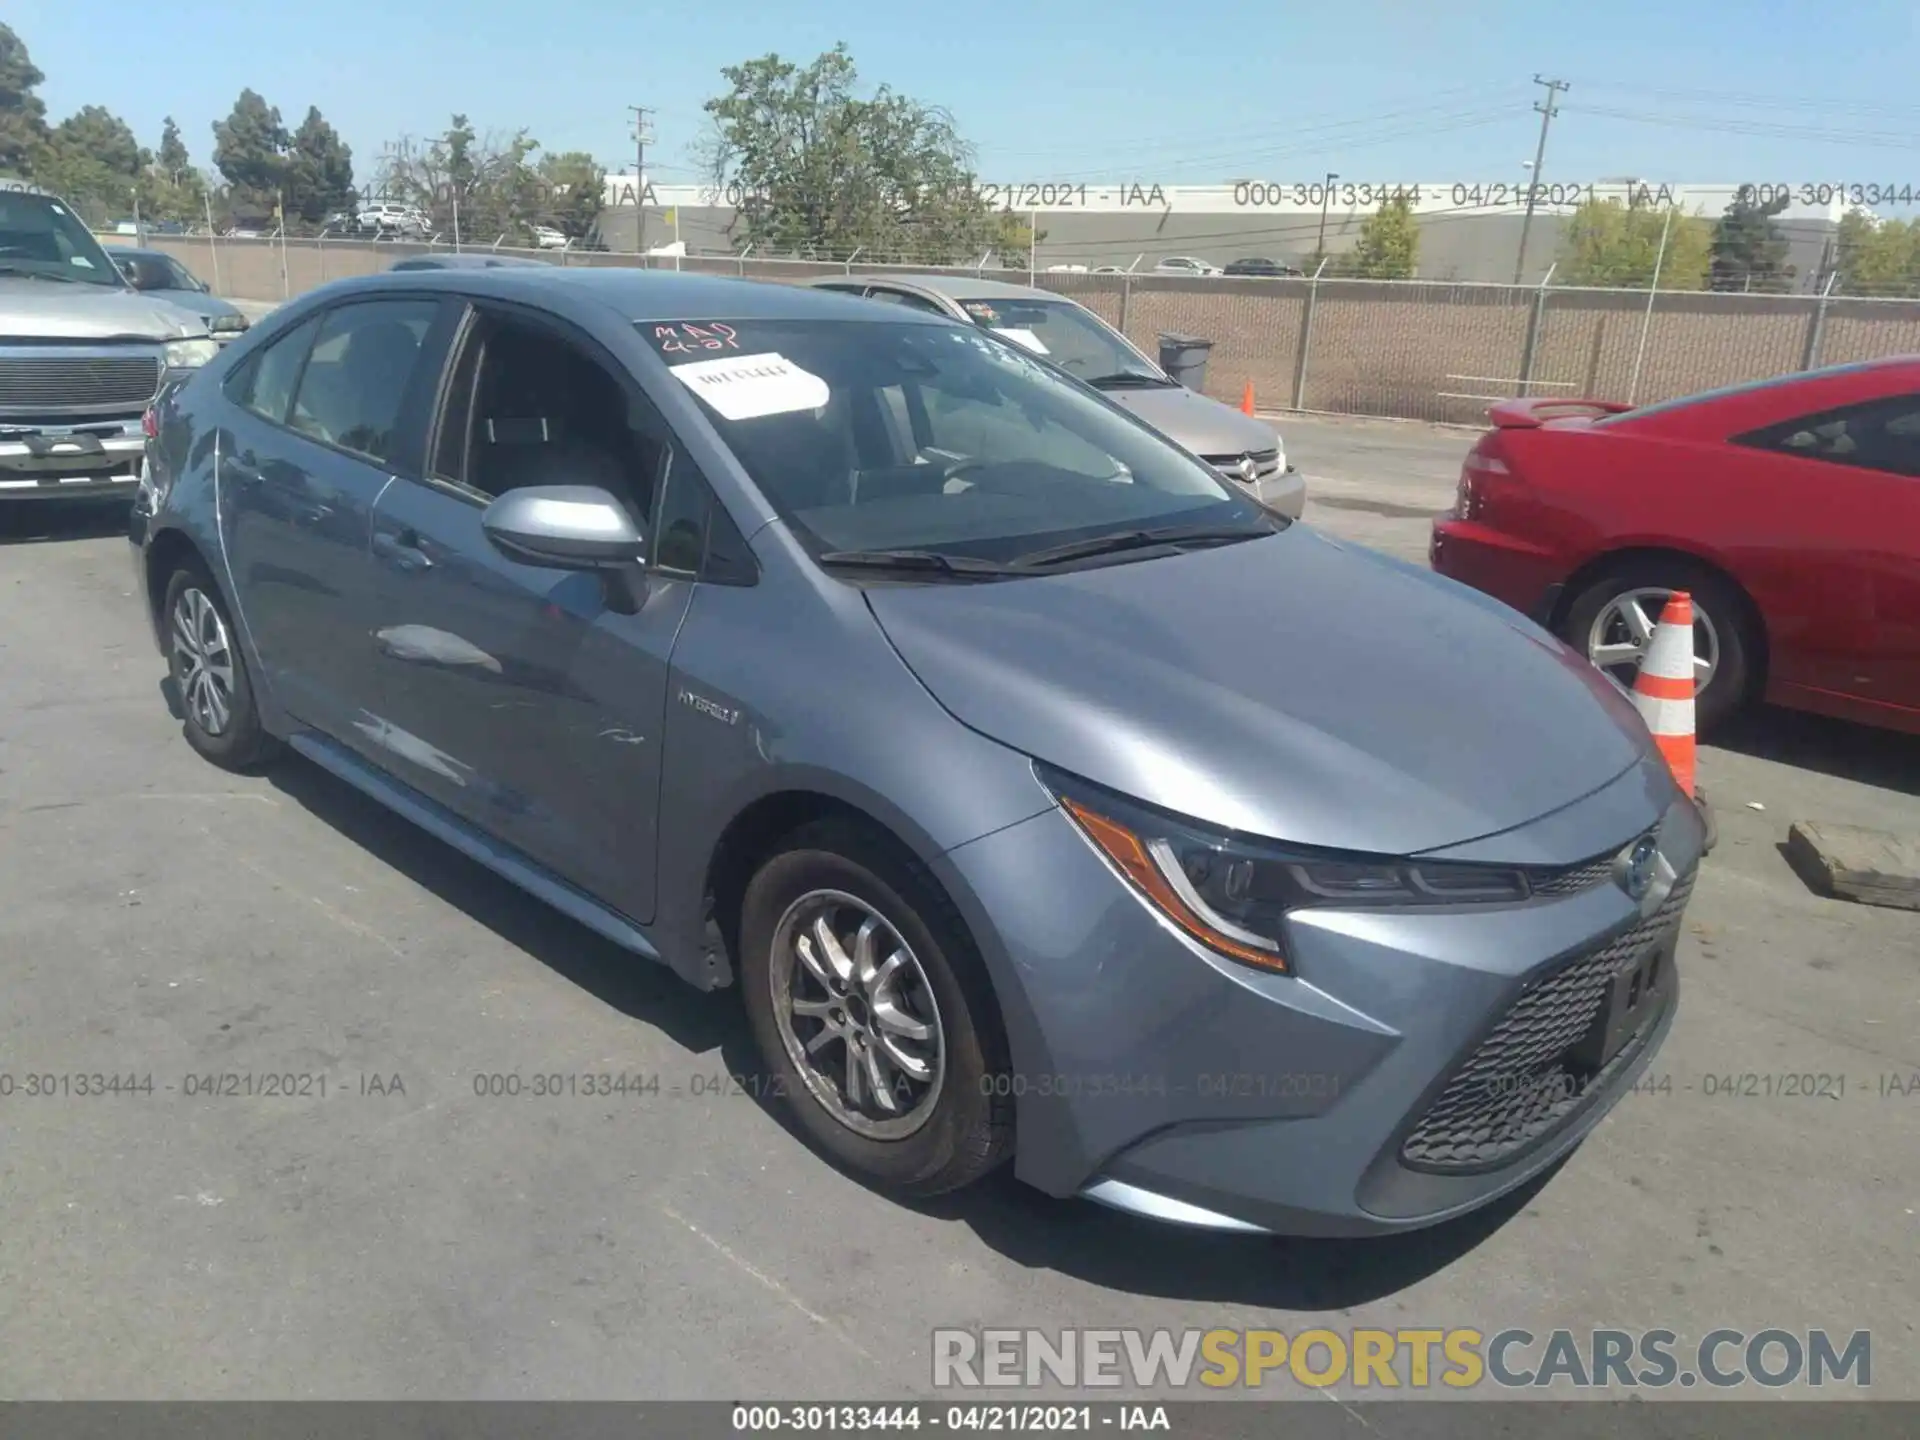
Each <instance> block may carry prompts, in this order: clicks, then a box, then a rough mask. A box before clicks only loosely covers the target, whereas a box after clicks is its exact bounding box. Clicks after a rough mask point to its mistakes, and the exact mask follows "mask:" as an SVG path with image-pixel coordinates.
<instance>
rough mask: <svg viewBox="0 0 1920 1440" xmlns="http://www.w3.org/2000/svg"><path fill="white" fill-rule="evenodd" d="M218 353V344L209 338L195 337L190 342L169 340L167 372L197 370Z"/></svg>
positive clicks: (203, 336)
mask: <svg viewBox="0 0 1920 1440" xmlns="http://www.w3.org/2000/svg"><path fill="white" fill-rule="evenodd" d="M219 353H220V344H219V342H218V341H216V340H214V339H213V338H212V337H210V336H205V335H202V336H197V337H196V338H194V339H192V340H169V341H168V342H167V368H168V369H169V370H194V369H198V368H199V367H200V366H202V365H204V364H206V363H207V362H208V361H209V360H211V359H213V357H214V356H216V355H218V354H219Z"/></svg>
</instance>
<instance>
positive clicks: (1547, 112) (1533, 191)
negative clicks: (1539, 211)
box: [1513, 75, 1569, 285]
mask: <svg viewBox="0 0 1920 1440" xmlns="http://www.w3.org/2000/svg"><path fill="white" fill-rule="evenodd" d="M1533 83H1534V84H1536V85H1541V86H1545V87H1546V91H1547V98H1546V100H1545V101H1544V102H1541V101H1537V100H1536V101H1535V102H1534V106H1533V108H1534V109H1536V110H1538V111H1539V112H1540V145H1539V148H1538V149H1536V150H1535V151H1534V152H1533V175H1532V177H1531V179H1530V180H1529V181H1528V184H1527V213H1526V215H1525V216H1524V217H1523V218H1522V219H1521V221H1520V253H1519V254H1518V255H1517V256H1516V257H1515V259H1514V262H1513V283H1514V284H1516V285H1518V284H1519V283H1520V279H1521V274H1522V272H1523V271H1525V270H1526V268H1527V232H1528V231H1529V230H1531V229H1532V228H1533V202H1534V197H1536V196H1537V195H1539V193H1540V175H1541V166H1543V165H1545V164H1546V161H1547V127H1548V126H1550V125H1552V124H1553V117H1554V116H1556V115H1558V114H1559V113H1560V110H1559V107H1557V106H1556V105H1555V104H1554V103H1553V102H1554V100H1555V99H1556V98H1558V96H1559V94H1560V92H1561V91H1562V90H1565V89H1568V88H1569V86H1568V85H1567V82H1566V81H1564V80H1542V79H1541V78H1540V77H1539V76H1538V75H1535V76H1534V77H1533Z"/></svg>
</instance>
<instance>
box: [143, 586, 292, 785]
mask: <svg viewBox="0 0 1920 1440" xmlns="http://www.w3.org/2000/svg"><path fill="white" fill-rule="evenodd" d="M194 596H198V597H199V598H200V600H203V601H204V602H205V603H206V605H207V607H208V608H209V609H210V610H211V612H212V614H213V615H214V616H217V617H218V621H219V627H220V630H219V632H218V633H220V634H222V635H223V636H224V645H225V651H226V654H227V656H228V657H229V661H228V664H227V666H226V669H227V671H228V673H229V674H230V675H231V677H232V680H231V684H230V685H229V686H228V687H226V690H225V694H226V698H227V701H228V703H227V707H226V708H227V715H226V723H225V724H224V725H216V724H210V723H209V722H208V720H207V719H206V718H205V714H204V710H203V707H202V706H200V705H199V704H198V703H197V700H196V697H195V696H194V695H191V694H190V693H189V690H190V689H191V688H192V686H191V684H190V679H191V672H192V668H193V667H192V665H191V663H190V661H189V658H188V655H187V651H186V649H185V647H183V646H182V645H181V643H180V642H179V640H178V639H177V638H176V631H175V627H176V626H177V625H179V624H181V622H182V619H183V618H184V616H183V607H186V608H187V609H188V610H189V611H190V610H191V609H192V608H193V607H194V603H195V602H194V601H193V600H192V598H191V597H194ZM160 603H161V610H160V624H161V633H162V634H163V635H164V636H165V637H166V643H167V667H168V670H169V671H170V672H171V675H172V681H173V690H174V694H175V696H176V697H177V698H178V700H179V702H180V708H181V710H182V712H183V716H184V718H183V720H182V727H181V728H182V730H183V733H184V734H185V735H186V737H187V743H188V744H189V745H191V746H192V747H193V748H194V749H195V750H197V751H198V752H199V753H200V754H201V756H202V757H204V758H205V759H208V760H211V761H212V762H213V763H214V764H215V765H218V766H220V767H221V769H223V770H233V771H238V772H245V771H249V770H253V769H256V768H258V767H259V766H260V765H262V764H264V763H265V762H267V761H268V760H271V759H273V758H274V757H275V756H277V755H278V754H279V753H280V742H279V741H278V740H276V739H274V737H273V736H271V735H269V734H268V733H267V731H266V729H265V728H264V727H263V726H262V725H261V724H260V709H259V706H258V705H256V704H255V703H254V698H253V677H252V675H251V674H250V673H249V672H248V670H247V661H246V656H245V654H244V653H243V652H242V649H241V646H240V640H239V632H238V630H237V629H236V628H235V626H234V623H233V616H232V615H231V614H230V613H229V612H228V610H227V602H226V599H225V597H224V596H222V595H221V593H220V587H219V586H218V585H216V584H214V582H213V577H212V576H210V575H209V574H208V573H207V571H206V568H205V567H204V566H202V565H200V564H198V563H197V562H193V561H189V562H187V563H186V564H183V565H182V566H181V567H180V568H179V569H177V570H175V571H174V572H173V575H172V576H171V578H169V579H168V581H167V593H166V598H165V599H164V600H162V601H161V602H160Z"/></svg>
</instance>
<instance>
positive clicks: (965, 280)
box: [814, 274, 1067, 300]
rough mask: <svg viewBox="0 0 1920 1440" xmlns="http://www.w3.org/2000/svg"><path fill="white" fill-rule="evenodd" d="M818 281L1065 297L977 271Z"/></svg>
mask: <svg viewBox="0 0 1920 1440" xmlns="http://www.w3.org/2000/svg"><path fill="white" fill-rule="evenodd" d="M814 283H815V284H816V285H842V286H844V285H848V284H854V285H903V286H905V287H907V288H908V289H912V290H926V291H930V292H931V293H933V294H935V295H944V296H946V298H947V299H949V300H1064V299H1066V298H1067V297H1066V296H1064V295H1062V294H1061V293H1060V292H1059V291H1057V290H1046V289H1043V288H1041V287H1040V286H1038V285H1015V284H1012V283H1011V282H1009V281H1006V280H988V279H985V278H983V277H981V276H977V275H940V274H931V275H830V276H828V277H826V278H825V279H823V280H817V281H815V282H814Z"/></svg>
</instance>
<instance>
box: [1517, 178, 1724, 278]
mask: <svg viewBox="0 0 1920 1440" xmlns="http://www.w3.org/2000/svg"><path fill="white" fill-rule="evenodd" d="M1663 236H1664V238H1665V242H1666V253H1665V254H1664V255H1662V253H1661V241H1662V237H1663ZM1712 249H1713V224H1712V222H1711V221H1709V220H1706V219H1703V218H1702V217H1700V216H1698V215H1687V214H1685V213H1683V212H1682V211H1681V210H1680V209H1678V208H1677V207H1672V208H1671V209H1670V210H1669V208H1665V207H1658V206H1655V205H1653V204H1651V203H1648V202H1647V201H1645V200H1642V199H1639V198H1636V199H1635V200H1634V201H1633V203H1631V204H1629V203H1627V202H1624V201H1621V200H1617V199H1599V198H1595V199H1592V200H1587V201H1585V202H1583V203H1582V204H1581V206H1580V208H1579V209H1577V210H1575V211H1574V212H1573V215H1572V216H1571V217H1570V218H1569V219H1568V221H1567V226H1566V229H1565V230H1564V231H1562V232H1561V236H1560V260H1559V265H1558V266H1557V267H1556V268H1555V270H1554V278H1555V279H1556V280H1559V281H1561V282H1562V283H1564V284H1568V285H1597V286H1612V287H1617V288H1621V289H1642V288H1644V287H1646V286H1649V285H1651V284H1652V283H1653V280H1654V268H1655V266H1656V265H1657V266H1658V267H1659V272H1660V273H1659V279H1660V288H1661V289H1662V290H1701V289H1704V288H1706V283H1707V265H1708V260H1709V258H1710V255H1711V252H1712Z"/></svg>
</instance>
